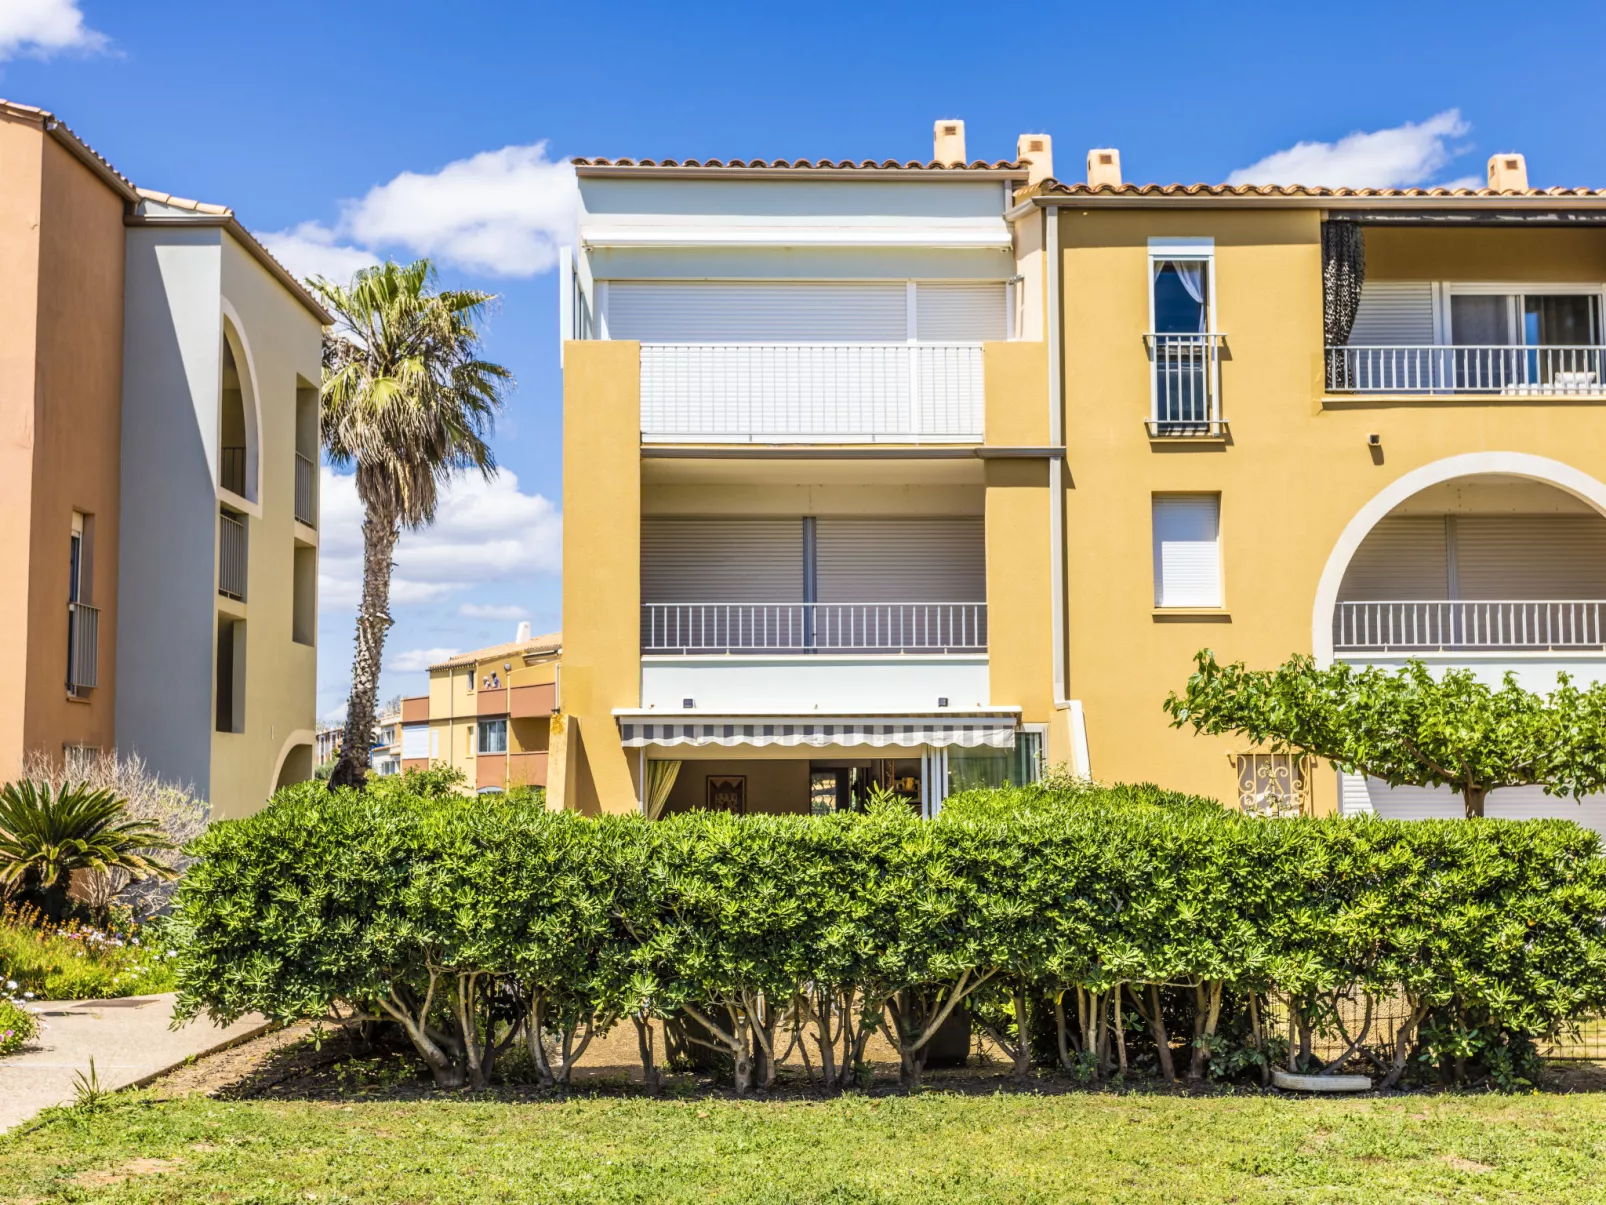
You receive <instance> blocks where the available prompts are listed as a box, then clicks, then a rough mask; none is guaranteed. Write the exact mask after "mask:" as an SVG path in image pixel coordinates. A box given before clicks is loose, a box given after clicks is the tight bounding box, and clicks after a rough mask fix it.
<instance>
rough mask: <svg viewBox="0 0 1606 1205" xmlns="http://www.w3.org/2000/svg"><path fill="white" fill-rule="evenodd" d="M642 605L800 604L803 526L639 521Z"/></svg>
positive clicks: (756, 522) (766, 522) (792, 523)
mask: <svg viewBox="0 0 1606 1205" xmlns="http://www.w3.org/2000/svg"><path fill="white" fill-rule="evenodd" d="M641 601H642V602H644V603H655V602H703V603H721V602H802V601H803V524H802V521H801V520H799V519H643V520H642V521H641Z"/></svg>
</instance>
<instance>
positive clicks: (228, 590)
mask: <svg viewBox="0 0 1606 1205" xmlns="http://www.w3.org/2000/svg"><path fill="white" fill-rule="evenodd" d="M245 568H246V543H245V516H244V515H235V514H231V513H230V512H228V511H226V510H225V511H219V512H218V558H217V592H218V593H219V594H221V595H223V597H224V598H232V599H234V600H235V601H236V602H244V601H245Z"/></svg>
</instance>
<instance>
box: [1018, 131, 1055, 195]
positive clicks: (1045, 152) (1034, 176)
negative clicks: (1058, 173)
mask: <svg viewBox="0 0 1606 1205" xmlns="http://www.w3.org/2000/svg"><path fill="white" fill-rule="evenodd" d="M1015 158H1016V159H1017V160H1019V161H1020V162H1021V163H1024V164H1025V165H1026V183H1027V184H1029V185H1030V184H1040V183H1042V182H1043V181H1044V180H1047V179H1048V178H1049V177H1050V176H1052V175H1053V174H1054V140H1053V139H1052V138H1050V137H1049V136H1048V135H1047V134H1022V135H1021V136H1020V137H1019V138H1017V139H1016V140H1015Z"/></svg>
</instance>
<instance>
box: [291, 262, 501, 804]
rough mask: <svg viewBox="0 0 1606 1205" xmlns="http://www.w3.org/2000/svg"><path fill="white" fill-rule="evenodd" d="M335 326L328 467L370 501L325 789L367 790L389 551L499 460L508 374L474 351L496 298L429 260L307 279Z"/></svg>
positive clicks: (327, 384)
mask: <svg viewBox="0 0 1606 1205" xmlns="http://www.w3.org/2000/svg"><path fill="white" fill-rule="evenodd" d="M309 283H310V284H311V285H312V288H313V290H314V291H315V292H316V293H317V295H318V298H319V300H320V301H322V302H323V304H324V306H325V308H327V309H328V310H329V312H330V313H331V314H333V315H335V325H334V328H333V330H332V331H330V333H329V335H328V337H327V338H326V339H325V340H324V351H323V392H322V408H321V409H322V420H321V426H322V434H323V445H324V448H325V450H326V451H327V453H328V456H329V462H330V463H331V464H333V465H335V466H336V467H338V468H345V467H346V466H348V465H352V464H355V465H356V469H357V497H358V498H360V499H361V500H362V504H363V525H362V536H363V566H362V601H361V603H360V604H359V606H358V609H357V648H356V652H355V653H354V655H353V657H352V663H351V696H350V699H349V701H348V702H347V704H346V730H345V736H344V739H343V741H342V744H341V750H340V761H339V762H338V763H337V764H336V765H335V768H334V772H333V773H332V774H331V775H330V776H329V785H330V786H332V787H337V786H353V787H360V786H362V785H363V783H364V781H365V779H366V778H367V774H368V749H369V746H370V745H371V744H372V742H373V729H374V694H375V691H376V690H377V689H378V686H379V670H380V664H381V659H382V657H383V654H384V650H385V634H386V632H388V631H389V629H390V625H391V622H392V620H391V618H390V571H391V556H392V554H393V553H394V552H395V550H396V540H397V538H398V537H399V536H400V535H401V532H402V529H403V528H406V529H407V530H409V531H416V530H417V529H418V528H420V527H425V526H427V525H428V524H430V523H432V522H434V520H435V508H436V506H437V504H438V503H439V500H440V490H441V487H442V486H443V485H445V484H446V482H447V480H448V479H449V478H450V477H451V476H452V474H454V473H457V472H461V471H465V470H468V469H478V470H479V471H480V473H481V474H483V475H484V476H485V477H486V478H490V477H491V476H493V475H494V474H495V472H496V460H495V458H494V457H493V456H492V454H491V449H490V445H489V444H488V443H487V442H486V438H487V436H489V434H490V432H491V427H492V425H493V423H494V421H495V417H496V413H497V411H498V410H500V409H501V407H502V395H503V393H504V391H505V390H506V389H507V388H508V386H509V385H510V383H511V382H512V379H513V376H512V374H511V373H510V372H508V370H507V369H505V368H503V367H502V366H501V365H500V364H492V363H489V362H487V361H485V360H481V359H479V358H478V352H479V345H480V331H479V323H480V321H481V320H482V319H483V317H484V315H485V310H486V307H487V306H488V305H489V304H490V302H491V301H493V300H494V299H495V298H494V295H493V294H490V293H481V292H478V291H477V290H473V289H447V290H441V289H438V288H437V287H436V277H435V269H434V266H433V265H432V264H431V263H430V261H429V260H427V259H421V260H418V261H417V262H416V263H411V264H406V265H402V264H396V263H386V264H381V265H379V266H377V267H373V268H364V269H363V270H362V271H360V272H358V273H357V275H356V276H354V277H353V278H352V280H351V283H350V284H349V285H345V286H341V285H336V284H332V283H330V282H329V281H327V280H324V279H322V278H321V277H314V278H313V279H312V280H311V281H310V282H309Z"/></svg>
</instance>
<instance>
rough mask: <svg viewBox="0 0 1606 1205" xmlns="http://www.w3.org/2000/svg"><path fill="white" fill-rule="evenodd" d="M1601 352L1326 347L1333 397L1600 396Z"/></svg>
mask: <svg viewBox="0 0 1606 1205" xmlns="http://www.w3.org/2000/svg"><path fill="white" fill-rule="evenodd" d="M1603 361H1606V347H1601V346H1591V345H1579V346H1572V347H1560V346H1555V347H1552V346H1545V347H1532V346H1522V345H1500V344H1489V345H1484V346H1455V347H1450V346H1442V345H1427V344H1422V345H1414V346H1386V347H1385V346H1353V345H1347V346H1343V347H1329V348H1328V349H1327V388H1328V390H1329V391H1330V392H1332V393H1357V394H1367V393H1383V394H1434V393H1442V394H1489V395H1496V396H1501V397H1601V396H1606V388H1603V381H1606V374H1603V372H1602V368H1603Z"/></svg>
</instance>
